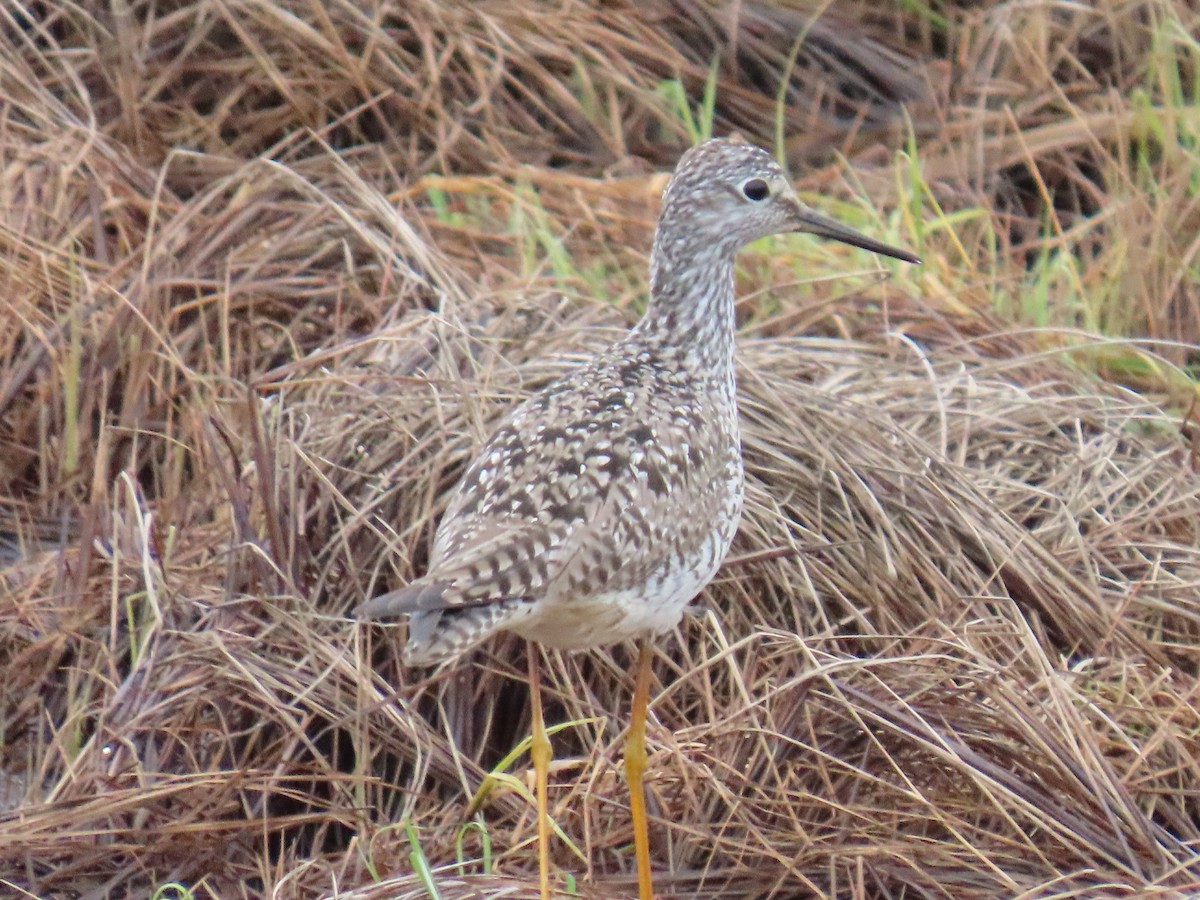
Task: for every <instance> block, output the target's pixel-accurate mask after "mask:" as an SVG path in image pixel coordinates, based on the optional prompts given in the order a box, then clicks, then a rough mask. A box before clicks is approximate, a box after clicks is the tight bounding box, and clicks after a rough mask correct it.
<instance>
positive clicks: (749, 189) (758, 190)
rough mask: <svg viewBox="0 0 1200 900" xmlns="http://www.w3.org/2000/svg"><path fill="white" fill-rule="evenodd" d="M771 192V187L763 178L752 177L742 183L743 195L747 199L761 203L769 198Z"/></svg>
mask: <svg viewBox="0 0 1200 900" xmlns="http://www.w3.org/2000/svg"><path fill="white" fill-rule="evenodd" d="M770 193H771V187H770V185H768V184H767V183H766V182H765V181H763V180H762V179H761V178H751V179H750V180H749V181H747V182H746V183H745V184H743V185H742V195H743V196H744V197H745V198H746V199H747V200H753V201H754V202H755V203H760V202H762V201H763V200H766V199H767V196H768V195H769V194H770Z"/></svg>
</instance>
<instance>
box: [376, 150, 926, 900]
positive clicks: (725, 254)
mask: <svg viewBox="0 0 1200 900" xmlns="http://www.w3.org/2000/svg"><path fill="white" fill-rule="evenodd" d="M789 232H806V233H809V234H812V235H817V236H820V237H824V238H830V239H833V240H835V241H841V242H843V243H846V244H851V245H854V246H857V247H861V248H863V249H866V250H869V251H873V252H875V253H879V254H883V255H886V256H890V257H894V258H896V259H900V260H904V261H906V262H910V263H919V262H920V260H919V259H918V258H917V257H916V256H914V255H913V254H911V253H909V252H907V251H906V250H902V249H899V248H896V247H891V246H889V245H887V244H884V243H881V242H879V241H876V240H873V239H872V238H870V237H867V236H866V235H864V234H861V233H860V232H858V231H855V230H854V229H852V228H849V227H847V226H846V225H843V224H841V223H840V222H838V221H836V220H834V219H831V218H829V217H826V216H824V215H822V214H821V213H819V212H817V211H816V210H814V209H812V208H811V207H809V206H807V205H806V204H804V203H803V202H802V201H801V200H800V199H799V197H798V196H797V194H796V192H795V190H794V189H793V187H792V185H791V183H790V181H789V179H788V178H787V176H786V175H785V173H784V171H783V169H782V168H781V167H780V165H779V164H778V163H777V162H776V161H775V159H774V158H773V157H772V156H771V154H769V153H768V152H766V151H765V150H763V149H762V148H760V147H758V146H755V145H754V144H752V143H749V142H747V141H745V140H742V139H739V138H737V137H733V138H716V139H710V140H707V141H705V142H703V143H700V144H698V145H696V146H694V147H692V148H690V149H689V150H687V151H685V152H684V154H683V155H682V156H681V158H680V160H679V163H678V165H677V167H676V169H675V172H674V174H673V175H672V176H671V178H670V180H669V181H668V183H667V186H666V189H665V190H664V192H663V197H662V205H661V211H660V214H659V217H658V222H657V225H656V228H655V233H654V239H653V243H652V248H651V252H650V291H649V299H648V302H647V304H646V307H645V312H644V314H643V315H642V317H641V319H640V320H639V321H638V322H637V324H636V325H635V326H634V327H633V328H632V329H630V330H629V331H628V332H627V333H626V334H625V335H624V336H623V337H622V338H620V339H619V340H618V341H617V342H616V343H614V344H612V345H611V346H609V347H608V348H607V349H605V350H602V351H601V352H599V353H598V354H596V355H595V356H593V357H592V358H590V359H588V360H587V361H585V362H583V363H581V364H579V365H578V366H577V367H576V368H574V369H573V370H571V371H569V372H567V373H566V374H564V375H563V376H562V377H560V378H559V379H557V380H555V381H553V382H551V383H550V384H548V385H547V386H546V387H544V388H542V389H541V390H540V391H538V392H537V393H536V394H534V395H532V396H531V397H529V398H528V399H526V400H525V401H524V402H522V403H520V404H519V405H517V406H516V407H515V408H513V409H512V410H511V411H510V412H509V413H508V414H507V416H506V417H505V418H504V419H503V420H502V421H501V422H500V424H499V425H498V427H497V428H496V430H495V431H494V433H493V434H492V435H491V437H490V438H489V439H488V440H487V441H486V442H485V443H484V445H483V447H482V449H481V450H480V451H479V452H478V454H477V455H476V456H475V458H474V460H473V462H471V464H470V465H469V466H468V468H467V469H466V471H465V473H464V475H463V476H462V479H461V481H460V482H459V483H458V485H457V487H456V488H455V489H454V492H453V494H452V495H451V498H450V500H449V503H448V506H447V508H446V512H445V514H444V516H443V517H442V519H441V522H440V524H439V526H438V529H437V532H436V535H435V538H434V543H433V548H432V553H431V555H430V560H429V566H428V570H427V571H426V573H425V574H424V575H423V576H422V577H420V578H418V579H417V580H415V581H413V582H412V583H411V584H409V585H407V586H405V587H402V588H400V589H399V590H395V591H391V592H389V593H385V594H382V595H381V596H378V597H375V598H374V599H372V600H369V601H368V602H366V603H365V604H364V605H363V606H361V607H360V608H359V609H358V610H357V614H358V617H359V618H360V619H368V620H371V619H388V618H393V617H397V616H401V615H407V616H408V637H407V642H406V648H405V652H404V656H405V662H406V663H407V664H410V665H431V664H437V663H442V662H445V661H448V660H453V659H455V658H456V657H458V656H459V655H461V654H462V653H464V652H465V651H466V650H468V649H470V648H472V647H474V646H475V645H476V644H478V643H479V642H481V641H482V640H484V639H485V638H487V637H488V636H489V635H491V634H493V633H494V632H497V631H501V630H507V631H510V632H514V633H516V634H517V635H519V636H520V637H522V638H525V639H526V640H527V641H529V642H530V646H529V652H528V668H529V690H530V707H531V720H532V725H531V751H530V756H531V759H532V762H533V764H534V772H535V784H536V801H537V814H538V880H539V889H540V892H541V896H542V897H543V898H548V897H549V896H550V872H549V850H548V847H549V817H548V812H547V800H546V793H547V771H548V767H549V763H550V761H551V759H552V749H551V746H550V742H549V739H548V736H547V733H546V728H545V723H544V720H543V713H542V704H541V696H540V680H539V671H538V655H539V650H538V647H537V646H536V645H542V646H544V647H548V648H553V649H558V650H584V649H588V648H593V647H601V646H606V645H611V644H617V643H622V642H628V641H635V642H636V643H637V645H638V652H637V664H636V675H635V681H634V693H633V699H632V704H631V713H630V726H629V731H628V732H627V735H626V741H625V754H624V755H625V775H626V780H627V781H628V783H629V790H630V815H631V818H632V821H633V830H634V850H635V859H636V865H637V879H638V896H639V898H641V900H650V898H651V897H652V896H653V878H652V873H651V870H650V849H649V837H648V826H647V819H646V809H645V794H644V785H643V782H642V778H643V773H644V771H645V766H646V754H645V729H646V718H647V710H648V706H649V690H650V673H651V658H652V641H653V639H654V638H655V637H656V636H658V635H661V634H663V633H664V632H667V631H670V630H672V629H673V628H675V626H676V625H678V623H679V622H680V620H681V618H682V616H683V613H684V609H685V607H686V606H687V604H688V603H689V602H691V601H692V600H693V599H694V598H695V597H696V596H697V595H698V594H699V593H700V592H701V590H702V589H703V588H704V587H705V586H706V585H707V584H708V582H709V581H710V580H711V579H712V578H713V576H714V575H715V573H716V571H717V569H718V567H719V566H720V564H721V562H722V560H723V559H724V558H725V555H726V553H727V552H728V550H729V547H730V544H731V543H732V541H733V538H734V533H735V532H736V530H737V527H738V522H739V519H740V517H741V511H742V498H743V484H744V478H745V476H744V466H743V462H742V452H741V442H740V437H739V432H738V416H737V393H736V382H735V378H734V342H735V331H736V327H735V326H736V322H735V315H734V260H735V257H736V255H737V253H738V251H739V250H740V249H741V248H742V247H744V246H745V245H746V244H749V243H751V242H752V241H755V240H758V239H760V238H764V237H767V236H770V235H774V234H782V233H789Z"/></svg>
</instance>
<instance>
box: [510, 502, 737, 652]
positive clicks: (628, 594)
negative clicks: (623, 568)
mask: <svg viewBox="0 0 1200 900" xmlns="http://www.w3.org/2000/svg"><path fill="white" fill-rule="evenodd" d="M735 530H736V523H735V524H734V527H731V528H729V534H728V536H726V535H723V534H714V535H713V539H712V541H711V542H710V543H709V544H708V545H706V546H705V547H704V552H703V553H702V554H701V555H700V556H699V557H698V558H697V559H695V560H690V561H689V562H691V563H692V565H688V566H686V567H684V568H680V569H675V568H668V569H663V570H660V571H659V572H658V573H656V574H655V575H654V576H653V577H652V578H651V579H650V580H648V581H647V582H646V584H645V585H643V586H641V587H638V588H629V589H626V590H622V591H610V592H608V593H604V594H599V595H597V596H595V597H589V598H587V599H569V598H568V599H564V600H562V601H560V602H557V603H546V604H543V605H542V606H541V607H539V608H538V609H537V611H536V612H534V613H532V614H531V615H529V616H528V617H527V618H524V619H522V620H521V621H520V622H514V623H513V624H512V625H511V626H510V630H511V631H514V632H516V633H517V634H519V635H521V637H523V638H526V639H527V640H531V641H537V642H538V643H539V644H544V645H545V646H547V647H553V648H555V649H556V650H581V649H584V648H587V647H595V646H599V645H605V644H616V643H620V642H621V641H627V640H633V639H636V638H640V637H646V636H650V635H655V634H662V633H663V632H665V631H670V630H671V629H672V628H674V627H675V626H676V625H678V624H679V620H680V619H681V618H682V616H683V609H684V607H685V606H687V605H688V603H690V602H691V601H692V600H693V599H694V598H695V597H696V595H697V594H699V593H700V591H702V590H703V589H704V587H705V585H707V584H708V583H709V582H710V581H712V578H713V576H714V575H715V574H716V573H717V569H718V568H719V567H720V565H721V560H723V559H724V558H725V554H726V553H727V552H728V550H729V544H730V543H731V540H732V536H733V532H734V531H735Z"/></svg>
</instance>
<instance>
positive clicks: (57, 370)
mask: <svg viewBox="0 0 1200 900" xmlns="http://www.w3.org/2000/svg"><path fill="white" fill-rule="evenodd" d="M0 29H2V31H3V41H2V42H0V85H2V90H0V160H2V163H3V167H2V169H0V210H2V215H0V279H2V281H3V285H4V293H3V298H4V299H3V301H2V302H0V317H2V318H0V321H2V322H3V325H4V327H3V328H0V635H2V638H0V885H2V886H3V890H0V893H3V892H4V891H11V892H16V893H14V896H36V897H46V898H49V897H89V898H101V897H112V898H119V897H130V896H151V895H157V896H160V897H171V896H179V897H183V896H187V897H196V898H201V897H203V898H210V897H211V898H230V897H264V896H270V897H274V898H290V897H333V896H337V897H343V898H363V900H366V898H384V897H387V898H408V897H412V898H417V897H430V896H434V897H441V898H447V900H450V898H468V897H519V896H532V895H533V894H534V892H535V889H536V848H535V846H534V837H535V834H534V832H535V829H534V822H533V817H532V807H531V804H530V800H529V798H530V783H529V775H530V772H529V762H528V757H527V754H526V752H525V745H526V744H527V742H528V732H529V724H528V713H527V697H528V691H527V687H526V685H525V683H524V681H523V672H524V668H525V664H524V658H523V654H524V647H523V645H522V644H521V642H519V641H516V640H513V639H511V638H500V639H497V640H493V641H491V642H489V643H488V644H486V645H485V646H483V647H481V648H480V649H479V650H478V651H476V652H475V653H474V654H473V655H472V656H471V657H470V658H469V659H468V660H465V661H464V662H463V664H462V665H460V666H458V667H455V668H451V669H447V670H444V671H436V672H429V671H416V670H409V669H405V668H404V667H403V666H401V665H400V664H399V661H398V653H397V649H398V646H399V642H398V632H397V630H396V629H382V628H377V627H365V626H361V625H358V624H356V623H354V622H353V621H352V620H351V619H350V618H349V617H348V613H349V611H350V610H351V609H352V608H353V607H354V606H356V605H357V604H358V603H360V602H362V601H363V600H364V599H366V598H367V597H370V596H372V595H373V594H375V593H378V592H380V591H382V590H384V589H386V588H390V587H393V586H396V585H398V584H401V583H403V582H404V581H405V580H407V579H409V578H411V577H413V576H414V575H416V574H419V573H420V572H421V571H423V569H422V566H423V563H424V557H425V554H426V553H427V551H428V546H429V542H430V539H431V537H432V534H433V530H434V528H435V526H436V522H437V519H438V516H439V514H440V512H441V509H442V505H443V503H444V499H445V491H446V489H447V488H448V487H449V486H450V485H452V484H453V483H454V481H455V479H456V478H457V476H458V475H459V474H460V473H461V471H462V467H463V464H464V463H465V461H466V460H467V459H469V458H470V456H471V454H472V453H473V451H474V450H475V449H476V448H477V447H478V446H479V442H480V441H481V440H482V439H483V438H484V437H485V436H486V435H487V433H488V432H489V428H490V425H491V424H492V423H494V422H495V420H496V418H497V417H498V416H499V415H501V414H502V413H503V411H504V410H505V409H506V408H507V407H508V406H510V405H511V404H512V402H513V401H514V400H516V399H518V398H520V397H522V396H524V395H525V394H526V393H527V392H528V391H530V390H533V389H535V388H536V387H537V386H538V385H539V384H542V383H544V382H545V381H546V380H547V379H549V378H552V377H554V376H555V375H556V374H558V373H560V372H561V371H563V369H564V368H565V367H566V366H569V365H570V364H571V363H572V362H573V361H575V360H577V359H579V358H580V355H581V354H583V353H585V352H586V351H588V350H589V349H593V348H595V347H597V346H600V345H601V344H603V343H604V342H606V341H607V340H610V339H611V338H612V336H613V334H614V333H615V332H614V329H617V328H620V327H624V326H626V325H628V324H629V323H630V322H632V321H633V320H635V319H636V317H637V314H638V311H639V309H640V308H641V304H642V303H643V299H644V295H645V289H646V275H647V273H646V255H647V251H648V248H649V238H650V234H651V231H652V228H653V224H654V218H655V212H656V205H657V200H658V196H659V194H660V192H661V189H662V187H663V185H664V183H665V178H666V174H665V173H666V172H667V171H669V169H670V167H671V166H672V165H673V163H674V160H675V159H676V158H677V156H678V154H679V152H680V151H681V149H682V148H684V147H686V146H688V145H689V144H690V143H692V142H694V141H695V140H698V139H700V138H702V137H704V136H706V135H708V134H712V133H716V134H724V133H727V132H729V131H731V130H737V131H739V132H741V133H742V134H744V135H745V136H747V137H748V138H751V139H753V140H755V141H757V142H759V143H761V144H763V145H764V146H769V147H773V148H775V149H776V151H777V153H778V154H779V156H780V158H781V159H782V160H783V161H785V162H786V164H787V165H788V166H789V168H790V171H791V172H792V174H793V175H794V176H795V177H796V179H797V184H798V186H799V188H800V189H801V192H802V193H803V194H804V195H805V196H806V197H807V198H808V199H810V200H811V202H812V203H813V204H814V205H816V206H818V207H820V208H821V209H822V210H824V211H826V212H828V213H829V214H831V215H835V216H838V217H840V218H842V219H843V220H845V221H847V222H848V223H849V224H851V225H853V226H854V227H856V228H859V229H861V230H864V231H867V232H869V233H871V234H872V235H873V236H876V237H878V238H880V239H881V240H886V241H888V242H890V243H894V244H900V245H905V246H910V247H912V248H913V249H914V250H916V251H917V252H918V253H920V254H921V256H922V257H923V258H924V260H925V263H924V265H923V266H921V267H907V266H903V265H901V264H895V265H893V264H892V263H891V262H890V261H887V260H879V259H875V258H874V257H871V256H870V255H869V254H865V253H863V252H861V251H858V250H855V249H853V248H848V247H845V246H841V245H830V244H822V243H819V242H816V241H813V240H811V239H809V238H804V237H799V236H795V237H789V238H778V239H772V240H770V241H766V242H761V243H759V244H757V245H755V246H754V247H752V248H750V250H749V251H748V252H747V253H745V254H744V255H743V257H742V258H741V267H740V270H739V294H740V297H741V299H740V301H739V308H738V312H739V320H740V322H741V323H742V328H741V334H740V348H739V353H740V356H739V360H740V361H739V365H740V370H739V387H740V391H741V403H742V409H743V431H744V443H745V454H746V460H747V466H748V471H749V484H748V498H747V505H748V508H747V512H746V516H745V521H744V523H743V526H742V529H741V532H740V534H739V537H738V539H737V542H736V544H735V547H734V550H733V553H732V555H731V558H730V559H729V560H728V562H727V563H726V565H725V566H724V567H723V569H722V571H721V573H720V575H719V576H718V579H717V581H716V582H715V583H714V584H713V586H711V587H710V588H709V589H708V590H707V591H706V592H705V594H704V595H703V597H702V598H701V599H700V600H699V601H698V603H697V604H696V606H695V611H696V615H694V616H689V617H688V618H687V619H686V620H685V622H684V624H683V626H682V627H681V628H680V629H679V631H678V633H677V634H675V635H674V636H672V637H670V638H668V639H666V640H664V641H663V642H661V644H660V647H659V648H658V654H657V658H656V662H655V674H656V680H657V685H656V690H657V691H659V694H658V697H657V699H656V700H655V702H654V705H653V707H652V712H651V727H650V734H649V750H650V765H649V770H648V773H647V778H648V782H649V792H650V812H651V817H652V822H651V839H652V842H653V844H654V851H655V852H654V862H655V867H656V873H655V882H656V886H657V887H658V888H659V890H661V891H663V892H664V893H666V894H669V895H673V896H679V897H714V898H715V897H723V898H728V897H747V898H750V897H754V898H759V897H768V896H775V897H796V896H810V895H811V896H826V897H838V898H841V897H862V898H867V897H872V898H874V897H880V898H882V897H911V896H921V897H926V896H928V897H954V898H981V900H982V898H995V897H1028V898H1034V897H1038V898H1042V897H1096V896H1138V897H1154V896H1161V897H1164V898H1165V897H1172V898H1174V897H1180V896H1187V895H1190V894H1193V893H1197V892H1200V478H1198V474H1197V469H1198V466H1200V457H1198V455H1197V454H1198V448H1200V430H1198V429H1200V415H1198V414H1197V410H1196V400H1197V390H1196V376H1197V366H1200V349H1198V338H1197V335H1198V334H1200V237H1198V236H1197V235H1198V234H1200V41H1198V40H1197V38H1196V35H1197V34H1200V10H1197V8H1196V6H1195V4H1193V3H1190V2H1184V0H1177V2H1169V0H1099V2H1096V3H1093V4H1066V3H1056V2H1048V0H1046V2H1043V0H1034V2H1023V3H1015V2H1003V3H990V4H973V3H967V2H920V0H918V2H908V3H903V4H894V5H893V6H891V7H889V11H880V5H879V4H868V3H857V2H851V0H846V2H840V0H839V2H821V3H818V2H814V0H774V2H770V0H756V2H738V3H731V2H724V0H721V2H717V0H695V2H682V0H642V2H640V3H636V4H635V3H629V2H625V0H617V2H612V3H602V4H601V3H585V2H581V0H555V2H549V0H520V2H512V3H509V2H483V3H478V2H473V0H441V2H435V0H411V2H399V0H363V2H355V3H351V2H345V0H333V2H328V3H302V2H299V0H280V2H271V3H263V2H257V0H167V2H158V3H150V2H146V0H132V2H129V3H120V4H98V3H90V2H83V3H75V4H68V3H62V2H54V0H50V2H45V3H38V4H19V5H18V4H9V5H5V6H4V7H2V8H0ZM546 668H547V669H548V671H547V672H546V675H545V678H546V684H545V686H544V689H545V690H546V691H547V700H548V718H549V719H550V720H551V721H552V722H556V723H559V727H558V728H557V730H556V733H555V738H554V740H555V742H556V752H557V759H556V764H555V768H554V770H553V771H552V773H551V798H550V799H551V810H552V814H553V816H554V819H555V822H556V824H557V826H558V827H559V828H560V829H561V833H562V836H561V837H560V838H558V839H556V840H555V842H554V853H555V860H554V861H555V865H556V867H557V869H558V871H559V873H560V875H561V879H562V880H561V884H562V885H563V886H564V887H565V888H568V889H570V890H573V891H574V892H575V894H576V895H577V896H584V897H597V898H603V897H613V896H621V895H625V894H627V893H628V892H629V891H630V889H631V888H632V886H633V883H634V882H633V874H632V869H633V853H632V847H631V832H630V829H629V816H628V808H627V795H626V790H625V787H624V783H623V779H622V777H621V773H620V768H619V759H620V750H621V737H622V730H623V728H624V725H625V721H626V720H625V715H626V710H627V707H628V702H629V693H630V688H631V684H630V674H629V669H630V666H629V653H628V649H627V648H623V647H615V648H611V649H610V650H608V651H599V652H593V653H587V654H580V655H569V656H568V655H557V654H547V656H546Z"/></svg>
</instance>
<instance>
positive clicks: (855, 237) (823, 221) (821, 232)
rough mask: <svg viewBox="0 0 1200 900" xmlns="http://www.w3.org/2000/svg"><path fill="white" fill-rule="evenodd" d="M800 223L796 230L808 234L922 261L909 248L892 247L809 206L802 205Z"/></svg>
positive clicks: (912, 261) (915, 261)
mask: <svg viewBox="0 0 1200 900" xmlns="http://www.w3.org/2000/svg"><path fill="white" fill-rule="evenodd" d="M800 223H801V224H800V225H799V227H797V228H796V230H797V231H802V232H804V233H806V234H815V235H817V236H818V237H825V238H832V239H833V240H835V241H841V242H842V243H843V244H850V245H851V246H853V247H862V248H863V249H864V250H870V251H871V252H872V253H882V254H883V255H884V256H891V257H893V258H895V259H902V260H904V261H905V262H910V263H919V262H920V261H921V258H920V257H919V256H914V255H913V254H912V253H909V252H908V251H907V250H901V249H900V248H899V247H892V246H890V245H888V244H884V243H881V242H879V241H876V240H872V239H871V238H869V237H867V236H866V235H865V234H862V233H861V232H858V231H855V230H854V229H853V228H850V227H848V226H846V225H843V224H842V223H841V222H839V221H838V220H837V219H831V218H829V217H828V216H823V215H821V214H820V213H819V212H817V211H816V210H813V209H810V208H809V207H807V206H801V207H800Z"/></svg>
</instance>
